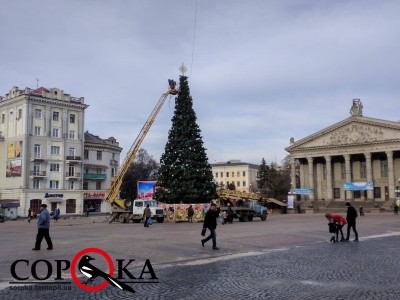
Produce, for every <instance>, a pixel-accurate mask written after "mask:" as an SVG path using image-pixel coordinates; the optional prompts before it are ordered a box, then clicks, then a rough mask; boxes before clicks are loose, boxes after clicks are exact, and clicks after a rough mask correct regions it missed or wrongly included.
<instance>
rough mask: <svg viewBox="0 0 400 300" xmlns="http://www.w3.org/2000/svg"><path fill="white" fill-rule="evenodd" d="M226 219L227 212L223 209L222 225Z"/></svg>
mask: <svg viewBox="0 0 400 300" xmlns="http://www.w3.org/2000/svg"><path fill="white" fill-rule="evenodd" d="M227 221H228V214H227V212H226V211H225V210H224V211H223V212H222V225H225V224H226V222H227Z"/></svg>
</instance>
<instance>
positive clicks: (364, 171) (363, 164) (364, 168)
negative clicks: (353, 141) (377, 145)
mask: <svg viewBox="0 0 400 300" xmlns="http://www.w3.org/2000/svg"><path fill="white" fill-rule="evenodd" d="M360 178H367V164H366V162H365V161H362V162H360Z"/></svg>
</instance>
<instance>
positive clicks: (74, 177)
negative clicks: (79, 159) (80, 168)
mask: <svg viewBox="0 0 400 300" xmlns="http://www.w3.org/2000/svg"><path fill="white" fill-rule="evenodd" d="M65 178H66V179H67V180H78V179H81V173H77V172H67V173H65Z"/></svg>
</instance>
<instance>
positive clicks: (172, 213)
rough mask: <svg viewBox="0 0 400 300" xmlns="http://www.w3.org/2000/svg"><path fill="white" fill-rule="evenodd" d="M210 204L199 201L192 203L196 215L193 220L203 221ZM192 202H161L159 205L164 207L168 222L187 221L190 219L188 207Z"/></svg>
mask: <svg viewBox="0 0 400 300" xmlns="http://www.w3.org/2000/svg"><path fill="white" fill-rule="evenodd" d="M208 205H209V204H207V203H197V204H192V207H193V210H194V215H193V222H203V221H204V215H205V211H206V209H207V207H208ZM189 206H190V204H159V205H158V207H162V208H163V209H164V211H165V214H166V221H167V222H187V220H188V213H187V211H188V208H189Z"/></svg>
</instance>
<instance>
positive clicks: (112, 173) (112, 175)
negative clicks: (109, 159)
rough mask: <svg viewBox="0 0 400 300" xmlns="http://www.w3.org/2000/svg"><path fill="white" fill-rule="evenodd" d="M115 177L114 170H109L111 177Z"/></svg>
mask: <svg viewBox="0 0 400 300" xmlns="http://www.w3.org/2000/svg"><path fill="white" fill-rule="evenodd" d="M114 176H115V168H111V177H114Z"/></svg>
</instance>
